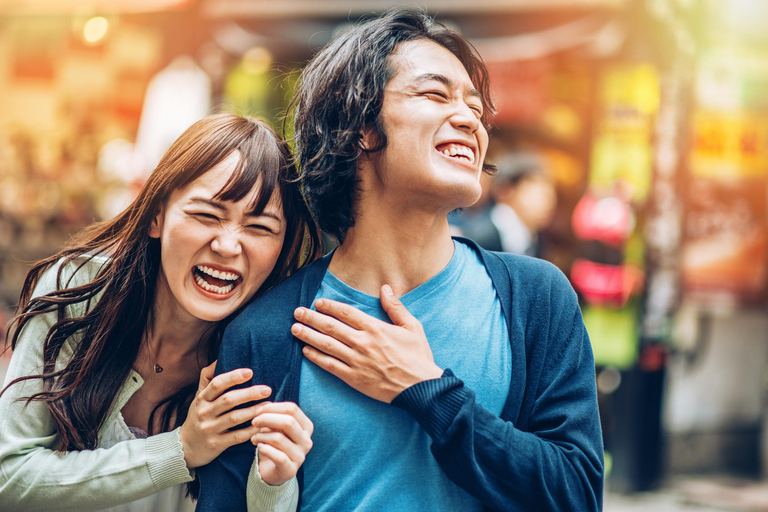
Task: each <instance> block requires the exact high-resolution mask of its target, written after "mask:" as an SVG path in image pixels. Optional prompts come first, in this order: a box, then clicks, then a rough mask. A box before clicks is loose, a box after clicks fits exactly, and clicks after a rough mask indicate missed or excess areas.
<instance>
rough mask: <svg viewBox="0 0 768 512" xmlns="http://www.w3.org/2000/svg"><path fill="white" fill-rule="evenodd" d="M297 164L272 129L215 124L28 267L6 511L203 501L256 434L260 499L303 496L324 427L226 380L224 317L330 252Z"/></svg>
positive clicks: (17, 329) (2, 439) (15, 325)
mask: <svg viewBox="0 0 768 512" xmlns="http://www.w3.org/2000/svg"><path fill="white" fill-rule="evenodd" d="M290 161H291V160H290V153H289V150H288V147H287V145H286V143H285V142H284V141H283V140H282V139H280V137H279V136H278V135H277V134H276V133H275V132H274V131H273V130H272V129H271V128H269V127H268V126H267V125H266V124H264V123H263V122H261V121H259V120H256V119H253V118H244V117H240V116H235V115H230V114H219V115H215V116H210V117H208V118H205V119H203V120H201V121H199V122H197V123H195V124H194V125H193V126H192V127H190V128H189V129H188V130H187V131H186V132H185V133H184V134H183V135H182V136H181V137H180V138H179V139H178V140H177V141H176V142H175V143H174V144H173V145H172V146H171V148H170V149H169V150H168V151H167V153H166V154H165V155H164V157H163V159H162V160H161V162H160V164H159V165H158V167H157V168H156V169H155V170H154V171H153V173H152V174H151V175H150V177H149V178H148V180H147V182H146V184H145V185H144V187H143V188H142V190H141V192H140V194H139V196H138V198H137V199H136V200H135V201H134V202H133V203H132V204H131V205H130V206H129V207H128V208H127V209H126V210H125V211H123V212H122V213H121V214H120V215H118V216H117V217H116V218H114V219H112V220H110V221H107V222H103V223H97V224H95V225H93V226H91V227H89V228H87V229H85V230H84V231H83V232H81V233H80V234H79V235H78V236H77V237H75V238H74V239H73V241H72V242H71V243H69V244H68V245H67V246H66V247H65V248H64V249H63V250H61V251H60V252H59V253H57V254H56V255H54V256H51V257H50V258H47V259H45V260H43V261H41V262H39V263H37V264H36V265H34V266H33V267H32V269H31V270H30V271H29V273H28V274H27V277H26V280H25V282H24V286H23V289H22V292H21V297H20V301H19V305H18V310H17V315H16V317H15V318H14V319H13V321H12V322H11V326H10V327H9V331H8V339H9V340H10V344H11V347H12V348H13V356H12V358H11V364H10V367H9V369H8V374H7V376H6V382H5V384H4V387H3V390H2V394H0V508H2V509H3V510H47V511H54V510H78V511H84V510H101V509H110V510H120V511H125V512H128V511H130V512H134V511H139V510H162V511H165V510H187V509H190V510H191V509H192V508H194V502H193V501H192V500H191V499H188V498H187V497H186V496H185V494H189V493H188V492H185V491H186V490H187V489H186V487H187V486H186V485H185V484H186V483H187V482H191V481H192V480H193V469H194V468H195V467H199V466H201V465H204V464H207V463H208V462H210V461H211V460H213V459H214V458H215V457H216V456H217V455H218V454H219V453H221V452H222V451H223V450H224V449H226V448H228V447H229V446H232V445H235V444H239V443H243V442H247V441H248V440H250V441H251V442H252V443H253V444H254V445H256V446H257V447H258V456H257V457H256V458H255V459H254V462H253V467H252V471H251V478H250V479H249V484H248V501H249V508H251V509H268V508H274V507H283V508H284V507H285V506H290V505H292V504H293V503H295V502H296V489H297V486H296V484H295V475H296V471H297V470H298V467H299V466H300V465H301V463H302V462H303V460H304V455H305V454H306V453H307V451H309V448H310V447H311V440H310V436H311V434H312V424H311V422H310V421H309V420H308V419H307V418H306V416H304V414H303V413H302V412H301V411H300V410H299V409H298V407H296V406H295V404H287V403H282V404H281V403H269V402H266V403H259V404H258V405H252V404H253V402H255V401H260V400H263V399H264V398H266V397H268V396H269V395H270V393H271V390H270V389H269V388H267V387H266V386H251V387H245V383H247V382H248V381H249V380H250V377H251V370H250V369H240V370H235V371H232V372H229V373H225V374H222V375H219V376H217V377H215V378H213V375H214V365H215V362H214V359H215V357H216V353H217V350H218V343H219V340H220V337H221V333H222V332H223V329H224V327H225V326H226V324H227V321H228V320H229V319H231V318H232V317H233V316H234V314H235V313H236V312H237V311H239V310H240V309H241V308H242V306H244V305H246V304H247V303H248V302H249V301H250V300H251V299H252V298H253V297H254V296H256V295H257V294H258V293H260V292H262V291H264V290H266V289H268V288H269V287H270V286H272V285H273V284H275V283H276V282H278V281H280V280H281V279H283V278H285V277H287V276H288V275H290V274H291V273H292V272H293V271H295V270H296V269H297V268H299V266H300V265H301V264H302V263H305V262H307V261H311V260H312V259H314V258H315V257H317V256H318V252H319V250H320V244H319V239H318V235H317V231H316V230H315V228H314V224H313V222H312V220H311V217H310V216H309V214H308V212H307V209H306V207H305V205H304V202H303V200H302V199H301V195H300V191H299V189H298V185H297V184H296V182H295V180H294V177H295V176H294V172H295V171H294V168H293V166H292V165H291V164H290ZM241 424H246V426H245V427H244V428H240V429H234V428H233V427H236V426H238V425H241ZM193 487H194V486H193V485H190V489H191V490H192V494H194V488H193Z"/></svg>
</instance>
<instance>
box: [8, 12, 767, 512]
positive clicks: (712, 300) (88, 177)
mask: <svg viewBox="0 0 768 512" xmlns="http://www.w3.org/2000/svg"><path fill="white" fill-rule="evenodd" d="M395 3H397V4H404V5H407V6H410V7H413V8H415V9H419V10H426V12H427V13H429V14H430V15H433V16H435V20H436V21H437V22H439V23H444V24H446V25H447V26H449V27H452V28H454V29H456V30H457V31H459V32H460V33H461V34H462V35H463V36H464V37H465V38H467V40H469V41H470V42H471V43H472V44H473V45H474V47H475V48H476V50H477V52H478V54H479V55H480V56H481V57H482V59H483V61H484V63H485V65H486V66H487V70H488V77H489V81H490V88H491V90H492V91H491V92H492V96H493V97H494V98H495V103H496V107H497V111H498V112H497V113H496V115H495V117H494V118H493V120H492V130H490V133H491V135H490V143H489V148H488V152H487V158H486V160H487V161H488V162H492V163H494V164H497V166H498V172H497V173H496V174H495V175H493V176H492V175H490V174H481V176H480V178H479V179H480V183H481V185H482V196H481V197H480V199H479V200H478V201H477V202H476V203H475V204H473V205H471V206H468V207H466V208H463V209H457V210H455V211H453V212H451V213H450V214H449V215H448V220H449V222H450V226H451V228H450V229H451V230H452V234H454V235H457V236H464V237H467V238H471V239H473V240H475V241H476V242H477V243H478V245H480V246H482V247H484V248H486V249H488V250H494V251H504V252H513V253H519V254H524V255H527V256H533V257H536V258H541V259H544V260H547V261H549V262H551V263H553V264H554V265H555V266H556V267H558V268H559V269H560V270H561V271H562V273H563V274H565V276H567V278H568V280H569V282H570V283H571V285H572V287H573V289H574V290H575V292H576V294H577V297H578V301H579V306H580V310H581V313H582V316H583V320H584V325H585V326H586V329H587V331H588V334H589V339H590V342H591V347H592V352H593V355H594V360H595V377H596V380H595V381H594V382H596V385H597V395H598V397H597V399H598V406H599V410H600V421H601V426H602V435H603V440H604V447H605V460H606V487H607V489H608V492H607V494H606V500H605V510H606V511H608V512H625V511H626V512H635V511H638V512H640V511H651V512H675V511H698V512H715V511H737V512H741V511H766V512H768V476H767V475H768V443H767V442H766V440H767V439H768V307H767V306H768V0H728V1H726V0H546V1H543V0H508V1H500V0H475V1H473V2H459V1H458V0H434V1H431V0H422V1H419V2H416V1H405V2H391V1H389V0H380V1H379V0H365V1H360V0H325V1H322V2H321V1H311V0H286V1H280V2H276V1H274V0H113V1H100V0H85V1H83V0H35V1H30V2H14V1H10V0H0V328H2V329H3V332H2V334H0V341H2V342H4V341H5V332H4V329H5V325H6V324H7V322H8V320H9V319H10V318H11V316H12V314H13V308H14V307H15V304H16V301H17V300H18V298H19V292H20V290H21V289H22V285H23V283H24V279H25V275H26V273H27V271H28V270H29V269H30V267H31V265H32V264H33V263H34V262H36V261H40V260H41V259H44V258H47V257H50V256H51V255H53V254H55V253H56V252H57V251H58V250H60V249H61V247H62V246H63V244H64V243H65V242H67V241H68V240H70V239H71V237H72V236H73V235H74V234H75V233H78V232H79V231H80V230H82V229H83V228H85V227H86V226H88V225H90V224H91V223H93V222H94V221H105V220H108V219H111V218H114V216H115V215H116V214H118V212H120V211H121V210H123V209H124V208H125V207H126V206H127V205H128V204H130V201H131V200H133V198H135V197H136V195H137V193H138V191H139V190H140V189H141V187H142V186H143V185H144V183H145V182H146V181H147V179H148V176H149V175H150V173H151V172H152V171H153V169H155V168H156V166H157V164H158V162H159V160H160V157H161V155H162V154H163V153H164V152H165V150H166V149H167V148H168V147H169V145H170V143H171V142H172V141H173V140H174V139H176V138H177V137H178V136H179V135H180V134H181V133H182V132H184V130H186V129H187V128H188V127H189V126H190V125H191V124H192V123H194V122H195V121H197V120H199V119H201V118H202V117H204V116H206V115H207V114H209V113H212V112H219V111H226V112H237V113H241V114H245V115H253V116H259V117H261V118H263V119H265V120H266V121H267V122H268V123H269V124H271V125H272V126H273V127H275V128H277V129H278V131H279V128H280V126H281V125H282V123H283V120H284V115H285V113H286V108H287V107H288V104H289V100H290V98H291V95H292V93H293V91H294V86H295V84H296V81H297V76H298V75H299V74H300V73H301V71H302V69H304V67H305V65H306V63H307V62H308V61H309V59H311V57H312V56H313V54H315V53H316V52H317V51H318V50H319V49H320V48H322V47H323V46H325V45H327V44H328V43H329V42H332V41H334V40H335V38H337V37H339V34H343V33H344V32H345V30H346V29H347V28H348V27H349V25H350V24H351V23H354V22H356V21H357V20H358V19H362V18H365V17H366V16H370V15H372V14H376V13H382V12H384V11H386V10H387V9H388V8H390V7H392V6H393V5H394V4H395ZM382 101H383V100H382ZM481 117H482V116H481ZM473 121H477V120H476V119H474V118H473ZM377 122H378V119H377ZM286 127H287V133H285V135H286V136H287V137H290V136H291V135H292V129H291V123H290V119H289V122H288V123H287V124H286ZM436 148H437V147H436ZM448 151H449V152H450V150H448ZM472 185H473V186H476V183H475V182H472ZM478 193H479V190H478ZM446 209H447V208H446ZM441 212H442V210H441ZM441 221H444V219H441ZM398 226H399V224H398ZM326 242H328V243H327V245H326V249H330V248H332V246H333V242H331V241H330V239H326ZM576 316H578V315H576ZM41 343H42V340H41ZM10 357H11V353H10V350H8V351H7V352H6V353H5V354H4V355H3V356H1V357H0V380H1V379H2V377H3V376H4V374H5V368H6V366H7V364H8V361H9V360H10ZM587 369H588V376H587V378H588V380H589V382H590V384H591V383H592V382H593V381H592V380H591V378H592V373H591V370H592V366H591V363H589V364H588V365H587ZM155 371H157V370H155ZM160 371H162V367H160ZM168 373H169V372H166V373H165V374H164V375H166V376H167V375H168ZM3 413H4V411H2V410H0V416H1V415H2V414H3ZM593 425H595V429H594V430H595V432H597V427H596V425H597V424H596V423H593ZM595 437H597V436H596V435H595Z"/></svg>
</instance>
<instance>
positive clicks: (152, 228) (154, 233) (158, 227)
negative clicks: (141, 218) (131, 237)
mask: <svg viewBox="0 0 768 512" xmlns="http://www.w3.org/2000/svg"><path fill="white" fill-rule="evenodd" d="M162 232H163V206H162V205H161V206H160V208H158V210H157V214H156V215H155V217H154V218H153V219H152V222H150V224H149V232H148V235H149V238H160V234H161V233H162Z"/></svg>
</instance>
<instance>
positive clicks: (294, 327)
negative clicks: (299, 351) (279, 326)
mask: <svg viewBox="0 0 768 512" xmlns="http://www.w3.org/2000/svg"><path fill="white" fill-rule="evenodd" d="M291 332H292V333H293V334H299V333H300V332H301V324H293V325H292V326H291Z"/></svg>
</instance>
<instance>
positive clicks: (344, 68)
mask: <svg viewBox="0 0 768 512" xmlns="http://www.w3.org/2000/svg"><path fill="white" fill-rule="evenodd" d="M414 40H427V41H432V42H434V43H437V44H439V45H440V46H442V47H444V48H446V49H447V50H448V51H450V52H451V53H453V54H454V55H455V56H456V57H457V58H458V59H459V61H460V62H461V63H462V64H463V65H464V68H465V69H466V70H467V73H468V74H469V78H470V79H471V80H472V83H473V84H474V86H475V87H476V88H477V90H478V91H480V94H481V96H482V103H483V112H484V114H483V119H482V122H483V124H484V125H486V127H487V125H488V122H489V120H490V118H491V116H492V115H493V113H494V107H493V102H492V101H491V95H490V83H489V80H488V70H487V69H486V67H485V65H484V64H483V61H482V58H481V57H480V55H479V54H478V52H477V50H476V49H475V48H474V47H473V46H472V45H471V44H470V43H469V42H468V41H467V40H466V39H464V37H463V36H461V35H460V34H459V33H457V32H455V31H453V30H451V29H449V28H447V27H445V26H444V25H442V24H440V23H438V22H435V21H434V20H433V19H432V18H431V17H430V16H427V15H426V14H423V13H420V12H417V11H410V10H393V11H389V12H387V13H386V14H384V15H382V16H379V17H377V18H374V19H371V20H369V21H366V22H364V23H361V24H360V25H357V26H355V27H354V28H352V29H350V30H348V31H347V32H345V33H343V34H342V35H341V36H339V37H338V38H337V39H336V40H334V41H332V42H331V43H330V44H328V45H327V46H326V47H325V48H323V49H322V50H321V51H320V52H318V53H317V55H315V56H314V57H313V58H312V60H311V61H310V62H309V64H308V65H307V66H306V68H304V70H303V72H302V74H301V78H300V81H299V86H298V89H297V91H296V94H295V96H294V97H293V99H292V100H291V105H290V107H289V111H291V112H292V113H293V116H294V136H295V140H296V157H297V159H298V164H299V166H300V173H299V177H300V180H301V186H302V193H303V194H304V198H305V199H306V201H307V204H308V206H309V209H310V210H311V212H312V214H313V216H314V217H315V219H316V221H317V222H318V224H319V225H320V228H321V229H322V230H323V231H325V232H326V233H327V234H328V235H330V236H332V237H334V238H336V239H337V240H338V241H339V242H342V241H343V240H344V237H345V236H346V233H347V230H348V229H349V228H350V227H352V226H353V225H354V221H355V219H354V208H355V202H356V199H357V192H358V186H357V185H358V178H357V159H358V158H359V157H360V155H361V154H362V153H363V152H367V153H374V152H377V151H380V150H382V149H384V148H385V147H386V145H387V135H386V133H384V130H383V128H382V125H381V123H380V120H379V113H380V112H381V106H382V103H383V100H384V88H385V86H386V85H387V83H388V82H389V80H390V79H391V78H392V77H393V76H394V75H395V72H396V71H397V70H396V69H394V67H393V65H392V62H391V60H390V59H389V57H390V55H392V53H394V51H395V49H396V48H397V45H398V44H400V43H402V42H405V41H414ZM366 130H372V133H373V135H374V137H373V139H374V140H376V141H377V142H378V143H377V144H376V145H375V147H372V148H364V147H363V144H362V138H361V134H362V133H364V132H365V131H366ZM483 170H484V171H486V172H491V173H492V172H493V171H494V170H495V166H493V165H491V164H487V163H486V164H483Z"/></svg>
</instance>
